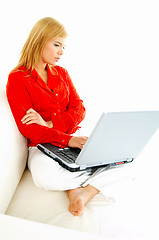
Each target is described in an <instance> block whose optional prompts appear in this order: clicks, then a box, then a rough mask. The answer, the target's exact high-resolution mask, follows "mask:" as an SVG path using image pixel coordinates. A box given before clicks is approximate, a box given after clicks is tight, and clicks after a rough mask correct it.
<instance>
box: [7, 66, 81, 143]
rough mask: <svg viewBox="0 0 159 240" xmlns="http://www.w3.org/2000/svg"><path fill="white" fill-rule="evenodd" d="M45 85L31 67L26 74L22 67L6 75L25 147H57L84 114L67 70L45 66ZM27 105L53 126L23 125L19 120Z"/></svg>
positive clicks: (8, 96) (67, 136)
mask: <svg viewBox="0 0 159 240" xmlns="http://www.w3.org/2000/svg"><path fill="white" fill-rule="evenodd" d="M47 70H48V85H47V84H46V83H45V82H44V81H43V80H42V79H41V77H40V76H39V75H38V73H37V72H36V70H35V69H34V70H33V71H32V73H31V75H30V72H29V71H25V67H21V68H19V70H18V71H17V70H14V71H12V72H11V73H10V74H9V77H8V83H7V87H6V93H7V98H8V102H9V105H10V108H11V110H12V113H13V116H14V118H15V121H16V124H17V126H18V128H19V131H20V132H21V133H22V134H23V135H24V136H25V137H26V138H27V139H28V145H29V146H37V144H38V143H45V142H48V143H52V144H54V145H56V146H59V147H65V146H67V145H68V141H69V140H70V138H71V135H70V134H72V133H74V132H75V131H76V130H77V129H78V128H79V127H78V124H79V123H80V122H81V121H82V120H83V119H84V117H85V108H84V105H83V101H82V100H81V99H80V97H79V95H78V93H77V91H76V89H75V87H74V85H73V83H72V81H71V78H70V76H69V74H68V72H67V71H66V70H65V69H64V68H62V67H59V66H55V67H54V68H52V67H50V66H47ZM30 108H32V109H34V110H35V111H36V112H38V113H39V114H40V115H41V117H42V118H43V119H44V120H45V121H50V120H52V122H53V128H48V127H45V126H41V125H38V124H30V125H26V124H23V123H22V122H21V119H22V118H23V117H24V115H25V114H26V111H27V110H29V109H30Z"/></svg>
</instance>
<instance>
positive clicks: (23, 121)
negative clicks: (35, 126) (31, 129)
mask: <svg viewBox="0 0 159 240" xmlns="http://www.w3.org/2000/svg"><path fill="white" fill-rule="evenodd" d="M31 120H36V121H37V118H36V116H34V115H28V116H26V117H25V118H24V119H23V120H22V123H27V122H29V121H31Z"/></svg>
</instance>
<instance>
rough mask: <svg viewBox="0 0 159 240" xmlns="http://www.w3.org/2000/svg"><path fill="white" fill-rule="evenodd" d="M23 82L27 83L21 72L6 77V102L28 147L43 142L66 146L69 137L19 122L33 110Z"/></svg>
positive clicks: (45, 128)
mask: <svg viewBox="0 0 159 240" xmlns="http://www.w3.org/2000/svg"><path fill="white" fill-rule="evenodd" d="M25 81H27V78H26V77H25V76H24V74H23V72H22V71H14V72H12V73H11V74H10V75H9V77H8V83H7V88H6V93H7V98H8V102H9V105H10V108H11V111H12V113H13V116H14V119H15V121H16V124H17V126H18V129H19V131H20V132H21V133H22V134H23V135H24V136H25V137H26V138H27V139H28V141H29V146H36V145H37V144H38V143H45V142H49V143H52V144H54V145H57V146H60V147H65V146H67V145H68V141H69V140H70V138H71V135H69V134H66V133H64V132H60V131H58V130H57V129H51V128H48V127H45V126H40V125H37V124H30V125H26V124H23V123H22V122H21V119H22V118H23V117H24V115H25V114H26V111H27V110H28V109H30V108H33V106H32V101H31V98H30V93H29V92H28V89H27V88H26V85H25ZM35 94H36V92H35Z"/></svg>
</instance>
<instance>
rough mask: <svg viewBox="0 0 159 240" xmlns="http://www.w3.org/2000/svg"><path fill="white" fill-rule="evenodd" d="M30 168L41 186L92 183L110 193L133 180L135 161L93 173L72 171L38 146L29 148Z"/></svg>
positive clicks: (71, 186)
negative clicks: (121, 184) (114, 187)
mask: <svg viewBox="0 0 159 240" xmlns="http://www.w3.org/2000/svg"><path fill="white" fill-rule="evenodd" d="M28 168H29V170H30V172H31V174H32V178H33V181H34V183H35V185H36V186H37V187H39V188H42V189H45V190H58V191H63V190H69V189H75V188H78V187H85V186H87V185H88V184H90V185H92V186H93V187H95V188H96V189H98V190H99V191H100V192H101V193H103V194H104V195H105V194H106V195H107V194H109V193H110V192H111V190H112V188H113V186H117V187H118V185H119V183H122V182H126V181H130V180H132V179H133V177H134V173H135V170H134V163H133V162H132V163H128V164H123V165H120V166H117V167H113V168H100V169H98V170H96V171H95V172H93V173H92V170H86V171H78V172H70V171H68V170H66V169H64V168H63V167H61V166H60V165H59V164H58V163H57V162H56V161H54V160H53V159H52V158H50V157H48V156H47V155H45V154H44V153H42V152H41V151H40V150H39V149H37V148H36V147H30V148H29V157H28Z"/></svg>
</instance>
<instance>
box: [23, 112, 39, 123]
mask: <svg viewBox="0 0 159 240" xmlns="http://www.w3.org/2000/svg"><path fill="white" fill-rule="evenodd" d="M28 117H36V114H35V113H27V114H26V115H25V116H24V117H23V118H22V119H21V121H24V120H26V119H27V118H28Z"/></svg>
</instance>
